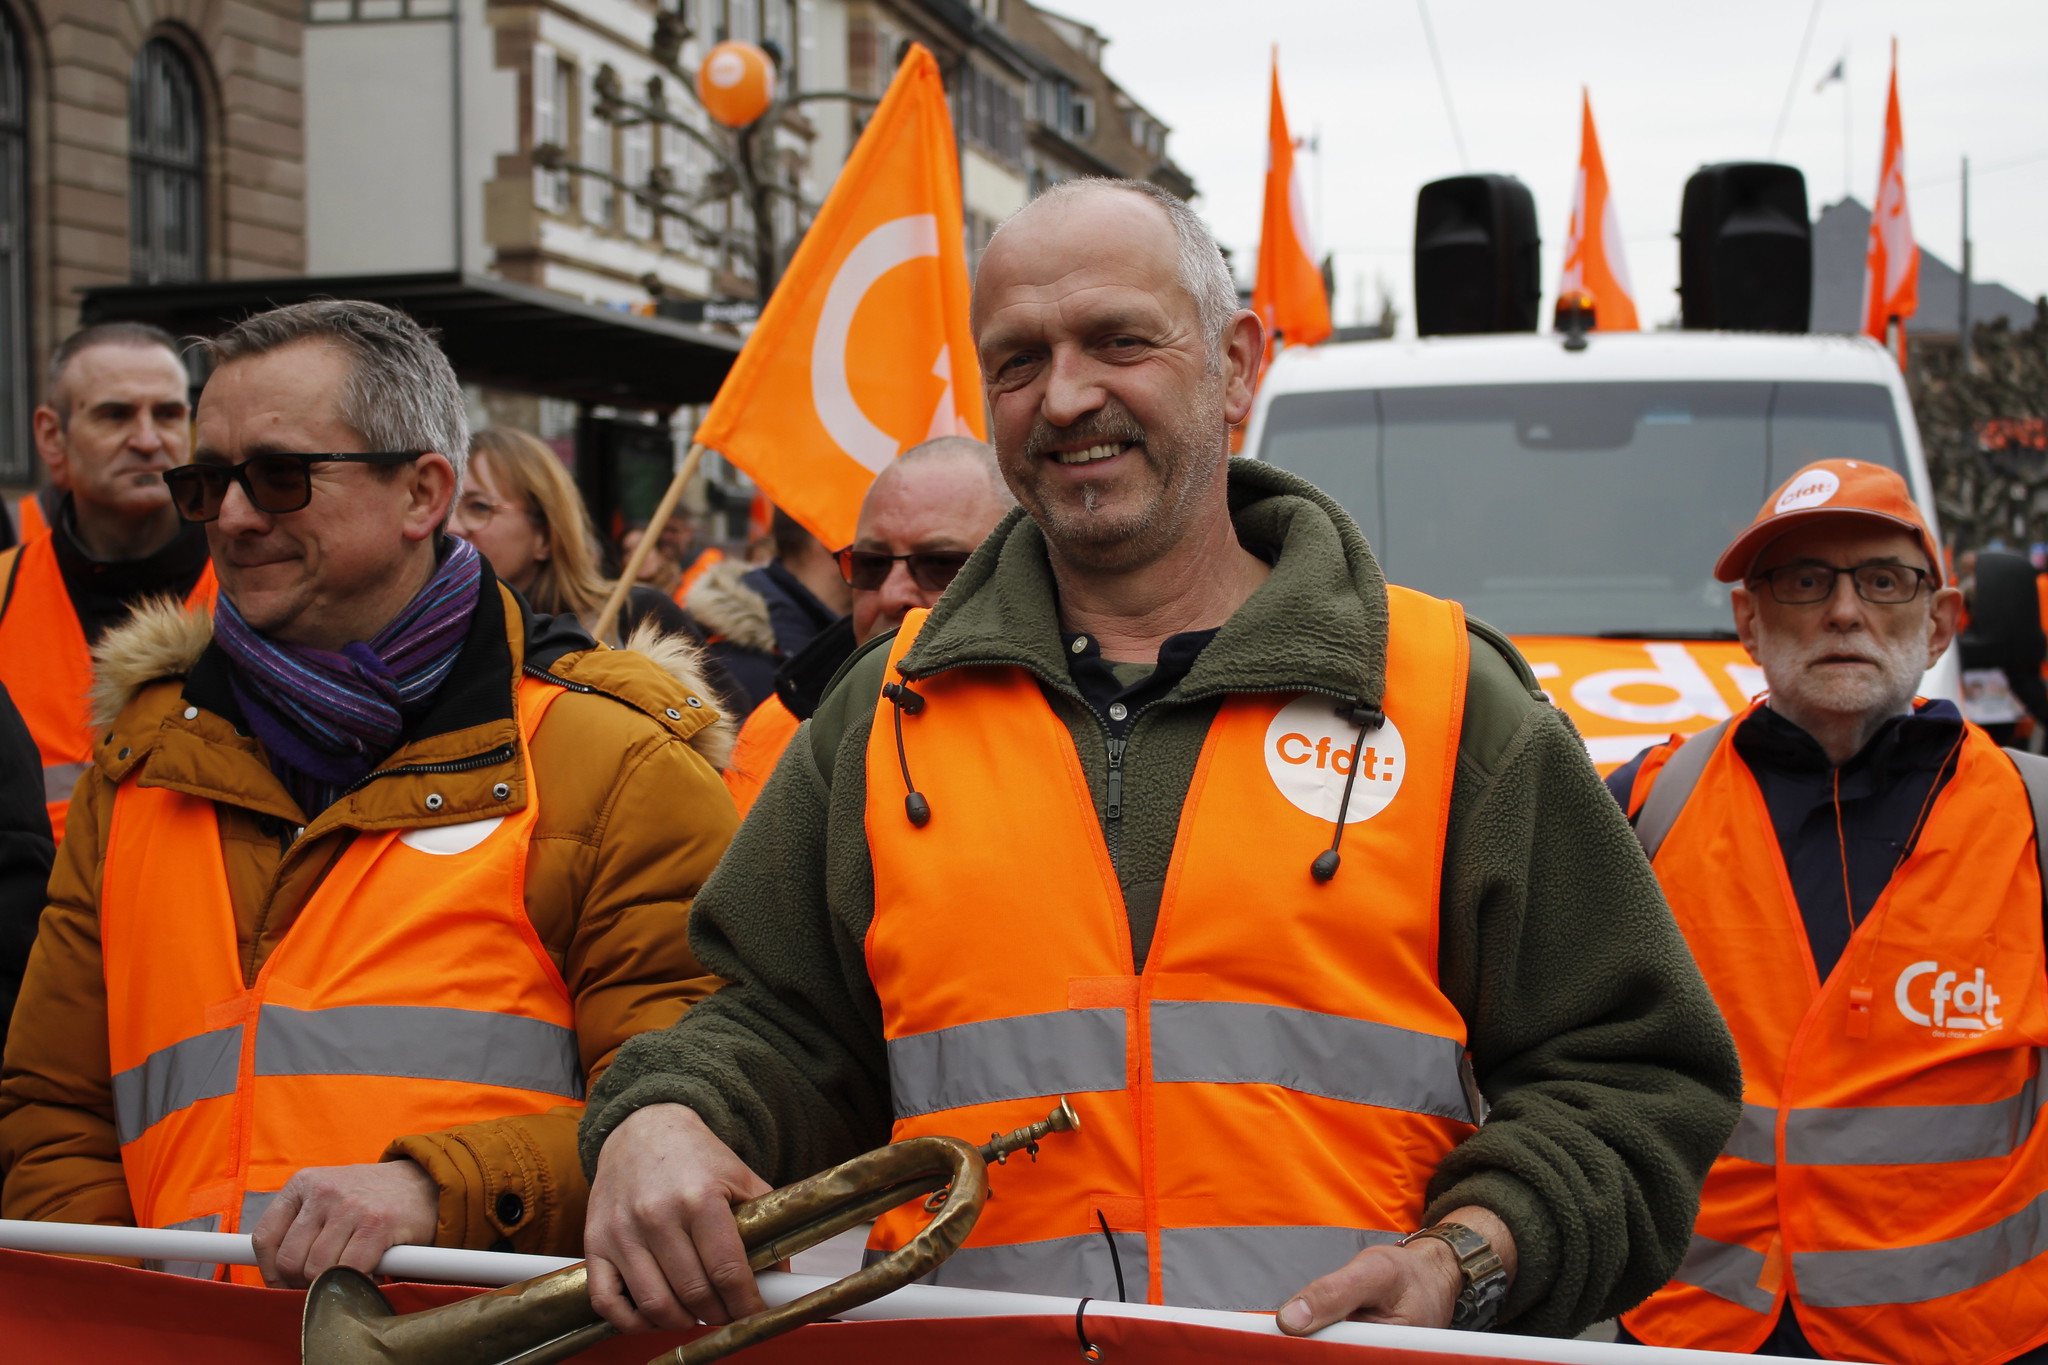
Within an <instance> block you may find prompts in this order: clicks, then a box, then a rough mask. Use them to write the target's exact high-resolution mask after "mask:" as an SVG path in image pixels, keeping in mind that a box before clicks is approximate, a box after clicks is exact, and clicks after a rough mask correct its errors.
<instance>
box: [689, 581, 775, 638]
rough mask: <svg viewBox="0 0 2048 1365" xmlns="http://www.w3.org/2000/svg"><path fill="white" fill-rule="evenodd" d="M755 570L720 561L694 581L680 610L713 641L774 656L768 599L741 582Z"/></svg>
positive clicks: (772, 627)
mask: <svg viewBox="0 0 2048 1365" xmlns="http://www.w3.org/2000/svg"><path fill="white" fill-rule="evenodd" d="M754 567H755V566H754V565H752V564H747V563H743V562H740V561H737V560H731V559H723V560H720V561H719V562H718V563H716V564H713V565H712V566H711V567H710V568H708V569H706V570H705V571H704V572H703V574H702V576H700V577H699V578H698V579H697V585H696V586H695V587H693V588H691V589H690V596H689V599H688V600H687V601H685V602H684V603H683V607H684V610H686V611H688V612H689V613H690V615H692V616H694V617H695V618H696V619H697V624H698V625H700V626H702V627H703V628H704V633H705V634H706V635H708V636H710V637H711V638H712V639H714V640H724V641H729V642H731V643H732V644H735V645H738V646H739V647H740V648H741V649H751V650H755V651H757V652H759V653H762V654H773V653H774V652H775V626H774V624H773V622H772V621H771V620H770V618H769V615H768V599H767V598H765V597H763V596H761V594H760V593H758V592H755V591H754V590H753V589H752V588H750V587H748V586H747V585H746V584H744V583H742V582H740V579H741V578H742V577H744V576H745V575H747V574H749V573H752V572H753V570H754Z"/></svg>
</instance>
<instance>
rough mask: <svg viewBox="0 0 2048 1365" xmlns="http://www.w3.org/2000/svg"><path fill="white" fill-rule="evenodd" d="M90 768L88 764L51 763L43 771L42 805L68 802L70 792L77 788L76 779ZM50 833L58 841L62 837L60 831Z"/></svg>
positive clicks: (62, 833)
mask: <svg viewBox="0 0 2048 1365" xmlns="http://www.w3.org/2000/svg"><path fill="white" fill-rule="evenodd" d="M91 766H92V764H90V763H52V764H51V765H50V766H49V767H47V768H45V769H43V804H44V805H49V804H50V803H52V802H55V801H69V800H70V799H71V793H72V790H73V789H74V788H76V787H77V786H78V779H79V778H81V777H84V776H85V770H86V769H87V768H90V767H91ZM52 832H53V833H54V834H56V836H57V837H58V838H60V839H61V838H63V837H64V831H63V830H61V829H60V830H54V831H52Z"/></svg>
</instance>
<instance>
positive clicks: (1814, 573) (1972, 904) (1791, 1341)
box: [1608, 460, 2048, 1365]
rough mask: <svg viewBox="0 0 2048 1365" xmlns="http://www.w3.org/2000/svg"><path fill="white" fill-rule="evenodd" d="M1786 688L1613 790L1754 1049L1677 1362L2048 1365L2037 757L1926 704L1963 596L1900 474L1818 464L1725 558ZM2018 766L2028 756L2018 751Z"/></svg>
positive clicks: (1666, 1338)
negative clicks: (1739, 1357) (1698, 1351)
mask: <svg viewBox="0 0 2048 1365" xmlns="http://www.w3.org/2000/svg"><path fill="white" fill-rule="evenodd" d="M1715 577H1717V578H1718V579H1720V580H1721V581H1723V582H1734V583H1736V585H1737V586H1736V587H1735V588H1734V591H1733V607H1734V614H1735V627H1736V631H1737V633H1738V635H1739V636H1740V638H1741V640H1742V644H1743V647H1744V648H1746V649H1747V650H1748V651H1749V653H1750V655H1751V657H1752V658H1754V659H1755V660H1756V662H1757V663H1758V664H1760V665H1761V666H1762V668H1763V672H1764V677H1765V680H1766V682H1767V683H1768V685H1769V690H1768V692H1767V693H1765V695H1764V696H1763V697H1762V698H1760V699H1759V700H1757V701H1755V702H1753V703H1752V704H1751V705H1750V706H1749V708H1748V709H1747V710H1745V711H1744V712H1743V713H1742V714H1740V715H1738V716H1735V717H1733V718H1732V719H1730V720H1728V721H1725V722H1723V723H1722V724H1720V725H1718V726H1716V727H1714V728H1713V729H1711V730H1708V731H1706V732H1705V733H1703V734H1700V735H1697V736H1694V737H1693V738H1692V739H1690V740H1676V739H1674V740H1673V741H1672V742H1671V743H1669V744H1665V745H1660V746H1658V747H1657V748H1654V749H1651V750H1649V751H1648V752H1646V753H1645V754H1643V755H1641V756H1640V757H1638V758H1637V759H1635V760H1633V761H1632V762H1630V763H1629V764H1628V765H1626V766H1625V767H1623V768H1622V769H1620V770H1619V771H1617V772H1616V773H1614V774H1613V776H1612V777H1610V778H1609V779H1608V781H1609V787H1610V789H1611V790H1612V791H1613V792H1614V794H1615V796H1616V798H1617V799H1619V800H1621V801H1622V802H1623V804H1624V805H1625V806H1626V807H1627V808H1628V811H1629V814H1630V817H1631V819H1633V820H1634V822H1635V825H1636V833H1637V836H1638V837H1639V838H1640V839H1641V840H1642V842H1643V846H1644V848H1645V850H1646V851H1648V852H1649V854H1650V855H1651V858H1652V860H1653V862H1652V865H1653V866H1654V868H1655V869H1656V872H1657V875H1658V878H1659V880H1660V881H1661V882H1662V884H1663V887H1664V891H1665V894H1666V896H1667V897H1668V898H1669V900H1670V902H1671V907H1672V911H1673V913H1674V914H1675V915H1676V917H1677V919H1678V923H1679V927H1680V928H1681V929H1682V930H1683V931H1684V932H1685V936H1686V939H1687V941H1688V942H1689V943H1690V944H1691V945H1692V949H1693V952H1694V955H1695V956H1696V957H1697V958H1698V960H1699V964H1700V967H1701V969H1702V970H1703V971H1704V973H1705V975H1706V978H1707V983H1708V985H1709V986H1711V987H1712V988H1713V991H1714V996H1715V999H1716V1000H1717V1001H1718V1002H1719V1003H1720V1006H1721V1009H1722V1011H1723V1013H1724V1014H1725V1015H1726V1017H1727V1019H1728V1023H1729V1026H1730V1028H1731V1030H1732V1031H1733V1033H1734V1035H1735V1039H1736V1045H1737V1047H1738V1048H1739V1049H1740V1050H1741V1053H1742V1070H1743V1080H1744V1090H1745V1093H1744V1096H1743V1098H1744V1104H1743V1116H1742V1121H1741V1123H1740V1124H1739V1125H1738V1126H1737V1128H1736V1130H1735V1133H1734V1135H1733V1136H1732V1137H1731V1138H1730V1139H1729V1141H1728V1144H1727V1146H1726V1147H1725V1148H1724V1149H1723V1152H1722V1155H1721V1156H1720V1158H1719V1159H1718V1160H1716V1161H1715V1163H1714V1166H1713V1170H1712V1173H1711V1174H1710V1175H1709V1177H1708V1179H1707V1186H1706V1190H1705V1193H1704V1195H1703V1196H1702V1200H1701V1209H1700V1217H1699V1222H1698V1224H1697V1225H1696V1226H1695V1229H1694V1235H1693V1238H1692V1244H1691V1247H1690V1249H1689V1250H1688V1251H1687V1253H1686V1257H1685V1259H1684V1261H1683V1262H1682V1263H1681V1265H1680V1266H1679V1270H1678V1273H1677V1274H1676V1275H1675V1276H1674V1277H1673V1278H1672V1280H1671V1282H1670V1283H1669V1284H1667V1285H1666V1286H1665V1287H1664V1288H1663V1289H1660V1290H1659V1291H1657V1292H1656V1293H1655V1294H1653V1295H1651V1297H1650V1299H1649V1300H1648V1301H1647V1302H1646V1303H1644V1304H1643V1305H1642V1306H1641V1307H1640V1308H1638V1309H1636V1310H1635V1311H1633V1312H1631V1313H1629V1314H1627V1315H1625V1317H1624V1318H1623V1324H1624V1326H1625V1328H1626V1329H1627V1333H1629V1334H1632V1335H1633V1336H1634V1337H1635V1338H1637V1339H1640V1340H1642V1341H1645V1342H1649V1343H1652V1344H1654V1345H1659V1346H1682V1347H1694V1348H1704V1349H1710V1350H1720V1351H1736V1352H1759V1351H1760V1352H1762V1353H1765V1354H1769V1355H1776V1356H1793V1357H1801V1358H1807V1359H1848V1360H1866V1361H1881V1362H1898V1363H1899V1365H1935V1363H1936V1362H1942V1361H1954V1362H1971V1363H1972V1365H1992V1363H1994V1362H2005V1361H2022V1360H2024V1361H2028V1362H2035V1361H2039V1360H2043V1359H2048V1349H2044V1348H2043V1343H2044V1341H2048V1312H2044V1311H2043V1304H2044V1303H2048V1257H2044V1256H2043V1255H2042V1254H2041V1253H2042V1252H2043V1251H2044V1250H2048V1241H2044V1233H2048V1223H2044V1220H2043V1217H2042V1213H2043V1210H2044V1209H2048V1193H2044V1192H2048V1137H2044V1136H2043V1133H2044V1127H2048V1126H2044V1125H2040V1124H2038V1123H2037V1122H2036V1121H2035V1120H2036V1108H2037V1105H2038V1103H2039V1097H2038V1095H2037V1093H2036V1086H2037V1084H2038V1075H2037V1072H2038V1069H2039V1066H2038V1062H2037V1058H2038V1057H2040V1056H2048V1053H2041V1052H2039V1051H2038V1049H2040V1048H2041V1047H2042V1046H2043V1044H2044V1043H2048V1008H2044V1005H2043V993H2042V985H2043V975H2044V969H2048V965H2044V957H2043V950H2042V878H2041V874H2040V864H2039V860H2038V859H2039V853H2038V849H2037V845H2036V836H2035V827H2034V815H2033V808H2032V805H2031V804H2030V802H2029V799H2028V798H2029V787H2030V786H2039V785H2040V784H2039V783H2038V782H2035V781H2032V780H2023V779H2022V777H2021V775H2020V773H2019V771H2017V770H2016V768H2015V760H2014V759H2013V758H2011V757H2009V756H2008V755H2007V754H2006V753H2005V752H2002V751H2001V750H2000V749H1999V748H1998V746H1997V745H1996V744H1995V743H1994V742H1993V741H1992V740H1991V738H1990V737H1989V736H1988V735H1986V734H1985V732H1984V731H1983V730H1981V729H1979V728H1978V727H1977V726H1975V725H1972V724H1970V723H1968V722H1967V721H1965V720H1964V719H1963V717H1962V715H1961V714H1960V713H1959V712H1958V711H1957V710H1956V708H1955V706H1954V705H1953V704H1952V703H1950V702H1947V701H1928V700H1922V699H1916V697H1915V695H1914V693H1915V689H1916V688H1917V687H1918V685H1919V682H1920V677H1921V674H1922V673H1923V672H1924V671H1925V670H1926V669H1927V668H1928V667H1930V666H1931V665H1932V664H1933V663H1934V661H1935V660H1936V659H1937V658H1939V657H1940V656H1941V653H1942V651H1943V650H1944V649H1946V648H1947V647H1948V645H1949V642H1950V641H1951V640H1952V639H1954V637H1955V633H1956V626H1957V619H1958V616H1959V614H1960V610H1961V606H1962V602H1961V594H1959V593H1958V592H1957V591H1956V589H1955V588H1953V587H1951V586H1947V585H1945V584H1944V582H1943V578H1942V567H1941V558H1940V556H1939V554H1938V553H1937V551H1936V547H1935V545H1934V539H1933V537H1932V535H1931V534H1930V533H1929V531H1928V528H1927V523H1926V520H1925V518H1923V517H1922V516H1921V514H1920V510H1919V508H1918V507H1917V506H1915V504H1914V502H1913V500H1912V496H1911V494H1910V492H1909V491H1908V489H1907V486H1906V483H1905V481H1904V480H1903V479H1901V478H1900V477H1899V475H1898V474H1896V473H1894V472H1893V471H1891V470H1889V469H1886V468H1884V467H1882V466H1880V465H1876V464H1872V463H1869V462H1866V461H1858V460H1824V461H1821V462H1819V463H1816V464H1812V465H1808V466H1807V467H1806V468H1804V469H1802V470H1800V471H1799V472H1798V473H1797V474H1795V475H1793V476H1792V478H1791V479H1790V480H1788V481H1787V482H1786V484H1785V485H1784V486H1783V487H1782V488H1780V489H1778V490H1777V491H1776V492H1775V493H1773V494H1772V496H1771V499H1770V501H1768V502H1766V503H1765V504H1764V506H1763V509H1762V511H1761V512H1759V513H1758V515H1757V517H1756V520H1755V521H1754V522H1753V523H1752V524H1751V525H1750V526H1749V527H1747V528H1746V529H1745V530H1744V531H1743V532H1742V534H1741V535H1739V536H1737V537H1736V538H1735V541H1734V543H1733V544H1731V545H1730V546H1729V547H1728V549H1727V551H1726V552H1725V553H1723V555H1722V556H1721V559H1720V562H1719V563H1718V564H1717V565H1716V566H1715ZM2022 761H2024V760H2022Z"/></svg>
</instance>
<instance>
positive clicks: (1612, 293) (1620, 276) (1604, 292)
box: [1557, 88, 1642, 332]
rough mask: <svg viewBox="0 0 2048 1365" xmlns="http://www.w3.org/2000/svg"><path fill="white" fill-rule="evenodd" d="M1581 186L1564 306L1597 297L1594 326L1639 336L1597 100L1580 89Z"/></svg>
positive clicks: (1562, 279)
mask: <svg viewBox="0 0 2048 1365" xmlns="http://www.w3.org/2000/svg"><path fill="white" fill-rule="evenodd" d="M1579 101H1580V116H1579V187H1578V192H1577V194H1576V195H1575V196H1574V197H1573V199H1572V227H1571V232H1570V234H1569V235H1568V236H1567V237H1566V238H1565V244H1564V271H1563V273H1562V274H1560V275H1559V277H1558V281H1557V297H1558V302H1559V307H1560V308H1562V307H1563V306H1564V305H1565V303H1566V302H1567V301H1569V300H1570V299H1571V298H1572V296H1573V295H1575V294H1589V295H1591V296H1592V299H1593V326H1594V329H1595V330H1597V331H1602V332H1635V331H1640V330H1641V329H1642V324H1641V323H1640V322H1638V321H1637V320H1636V300H1635V293H1634V291H1633V290H1631V289H1630V288H1629V283H1628V262H1627V260H1626V259H1625V258H1624V257H1623V255H1622V250H1621V219H1620V218H1619V217H1618V216H1617V215H1616V213H1615V212H1614V200H1613V199H1612V198H1610V197H1609V195H1608V193H1607V163H1606V161H1605V160H1604V159H1602V157H1601V155H1600V134H1599V133H1598V132H1596V131H1594V128H1593V97H1592V96H1591V95H1590V94H1588V93H1587V92H1586V91H1585V90H1584V89H1583V88H1582V89H1581V90H1580V91H1579Z"/></svg>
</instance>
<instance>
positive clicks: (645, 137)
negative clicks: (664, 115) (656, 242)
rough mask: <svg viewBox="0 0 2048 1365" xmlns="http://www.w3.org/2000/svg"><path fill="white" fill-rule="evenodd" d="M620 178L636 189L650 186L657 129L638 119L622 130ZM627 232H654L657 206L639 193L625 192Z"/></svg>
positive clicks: (635, 234) (647, 234)
mask: <svg viewBox="0 0 2048 1365" xmlns="http://www.w3.org/2000/svg"><path fill="white" fill-rule="evenodd" d="M619 153H620V167H619V178H620V179H622V180H624V181H625V182H626V183H627V184H628V185H630V186H632V187H633V189H635V190H644V189H646V188H647V175H648V172H650V171H652V170H653V169H654V129H652V128H650V127H648V126H647V125H646V124H644V123H638V124H635V125H633V126H632V127H631V128H627V129H625V130H624V131H622V132H621V133H620V134H619ZM625 218H626V235H627V236H628V237H639V238H641V239H643V240H644V239H646V238H648V237H652V236H653V235H654V210H652V209H650V208H649V207H648V206H647V204H646V202H645V201H643V200H642V199H641V198H640V197H639V196H638V195H636V194H631V193H629V194H627V195H626V196H625Z"/></svg>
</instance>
